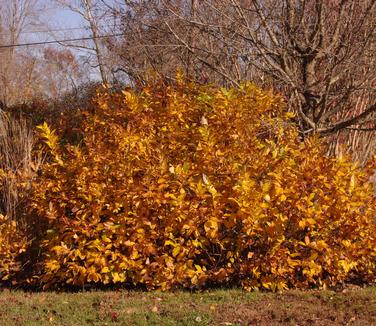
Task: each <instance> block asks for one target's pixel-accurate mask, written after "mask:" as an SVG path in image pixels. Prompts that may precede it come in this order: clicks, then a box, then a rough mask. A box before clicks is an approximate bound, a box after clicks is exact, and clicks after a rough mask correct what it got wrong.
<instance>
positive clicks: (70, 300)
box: [0, 287, 376, 326]
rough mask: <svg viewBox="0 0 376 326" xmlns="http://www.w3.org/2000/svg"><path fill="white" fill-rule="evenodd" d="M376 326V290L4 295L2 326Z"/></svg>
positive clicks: (0, 295)
mask: <svg viewBox="0 0 376 326" xmlns="http://www.w3.org/2000/svg"><path fill="white" fill-rule="evenodd" d="M248 324H253V325H362V326H364V325H376V287H370V288H367V289H357V290H347V291H345V292H330V291H309V292H300V291H288V292H286V293H284V294H271V293H246V292H243V291H241V290H214V291H208V292H201V293H189V292H182V291H179V292H169V293H159V292H151V293H145V292H128V291H119V292H114V291H112V292H95V291H92V292H83V293H48V292H44V293H25V292H10V291H8V290H5V291H2V292H0V325H4V326H6V325H248Z"/></svg>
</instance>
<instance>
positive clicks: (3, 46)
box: [0, 33, 124, 49]
mask: <svg viewBox="0 0 376 326" xmlns="http://www.w3.org/2000/svg"><path fill="white" fill-rule="evenodd" d="M115 36H124V33H119V34H109V35H99V36H97V37H93V36H90V37H79V38H71V39H65V40H55V41H43V42H33V43H20V44H6V45H0V49H9V48H18V47H22V46H34V45H44V44H55V43H63V42H75V41H87V40H95V39H100V38H107V37H115Z"/></svg>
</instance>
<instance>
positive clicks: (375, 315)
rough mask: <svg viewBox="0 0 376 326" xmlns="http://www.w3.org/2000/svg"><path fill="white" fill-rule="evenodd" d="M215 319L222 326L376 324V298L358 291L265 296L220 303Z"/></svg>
mask: <svg viewBox="0 0 376 326" xmlns="http://www.w3.org/2000/svg"><path fill="white" fill-rule="evenodd" d="M215 320H216V321H217V322H218V324H222V325H231V324H232V325H235V324H237V325H323V326H324V325H325V326H327V325H359V326H365V325H376V298H372V297H370V296H367V295H361V294H360V293H359V292H358V291H347V292H345V293H332V294H328V293H325V294H321V293H320V292H317V293H315V292H312V293H309V292H307V293H299V292H294V291H292V292H287V293H285V294H282V295H281V294H276V295H262V296H261V297H260V298H258V299H256V300H255V301H254V302H250V303H241V304H228V303H224V304H221V305H219V306H218V309H217V311H216V314H215Z"/></svg>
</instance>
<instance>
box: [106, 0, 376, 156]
mask: <svg viewBox="0 0 376 326" xmlns="http://www.w3.org/2000/svg"><path fill="white" fill-rule="evenodd" d="M121 5H122V6H121ZM113 12H114V15H115V16H117V17H118V19H120V21H121V26H122V30H123V32H124V34H125V37H124V39H122V40H121V41H120V43H118V44H117V46H114V44H111V47H112V49H114V48H116V49H117V51H118V54H119V57H120V61H119V66H118V67H116V68H115V70H116V71H122V72H125V73H126V74H127V75H128V76H129V77H130V78H132V79H139V78H140V76H141V75H143V74H144V72H145V71H149V70H155V71H158V72H160V73H161V74H163V75H167V76H169V77H172V76H173V73H174V71H175V70H176V67H179V66H180V67H183V68H184V70H185V71H186V74H187V76H188V77H189V78H192V79H195V80H198V81H210V82H214V83H219V84H222V85H237V84H239V82H241V81H242V80H245V79H249V80H252V81H255V82H256V83H258V84H261V85H262V86H264V87H272V88H274V89H275V90H276V91H279V92H283V93H284V94H285V96H286V99H287V101H288V103H289V107H290V109H291V110H293V111H294V112H296V113H297V122H298V123H299V125H300V129H301V132H302V135H303V136H305V135H307V134H309V133H320V134H321V135H323V136H328V139H330V140H331V142H332V146H331V149H332V150H334V148H338V146H337V145H335V144H336V143H338V141H340V142H341V143H343V142H348V143H350V144H354V141H355V140H356V141H355V142H359V140H361V143H362V144H363V145H362V146H360V147H362V149H361V151H363V154H362V156H364V157H368V156H369V155H372V153H374V149H373V150H370V147H369V146H368V144H367V142H368V141H369V140H370V139H372V138H375V137H371V136H370V135H373V136H374V133H371V132H372V131H374V130H375V129H376V124H375V121H376V119H375V114H376V96H375V94H376V89H375V78H376V77H375V68H376V56H375V55H374V53H375V49H376V1H375V0H361V1H359V0H335V1H326V0H317V1H316V0H315V1H314V0H306V1H298V0H263V1H262V0H221V1H212V0H201V1H199V0H192V1H179V0H174V1H164V0H162V1H154V0H150V1H121V2H118V6H117V7H116V8H114V10H113ZM355 131H356V132H355ZM359 132H361V133H359ZM333 144H334V145H333ZM358 145H359V144H358ZM353 147H354V146H353ZM355 147H356V146H355ZM357 147H359V146H357ZM354 149H355V148H354Z"/></svg>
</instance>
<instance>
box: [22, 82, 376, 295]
mask: <svg viewBox="0 0 376 326" xmlns="http://www.w3.org/2000/svg"><path fill="white" fill-rule="evenodd" d="M95 101H96V106H95V107H94V108H93V109H92V110H91V111H90V112H83V116H84V117H85V119H83V121H84V125H83V126H82V130H83V140H82V144H81V145H80V146H72V145H64V146H63V145H60V144H59V138H58V136H57V135H56V134H55V132H54V131H52V130H51V129H50V128H49V126H48V125H47V124H44V125H41V126H40V127H39V130H40V132H41V136H42V138H43V139H44V142H45V144H46V146H47V147H48V150H49V153H50V157H49V160H48V161H47V162H46V163H45V165H44V168H43V170H42V172H41V175H40V177H39V178H38V180H37V181H36V182H35V183H34V189H33V197H32V201H31V202H30V206H29V207H30V216H31V217H32V218H31V220H32V221H37V222H38V223H39V225H40V228H41V229H40V232H42V234H44V236H43V239H40V242H38V246H39V245H40V250H41V252H42V254H41V256H40V257H39V261H38V264H37V265H36V266H38V268H36V270H35V274H36V275H39V277H38V278H34V280H36V282H37V283H38V284H43V285H46V286H57V285H66V284H71V285H80V286H81V285H84V284H95V283H97V284H103V285H106V284H113V283H125V284H134V285H137V286H140V285H144V286H145V287H146V288H148V289H153V288H161V289H163V290H166V289H169V288H171V287H189V288H192V287H203V286H209V285H217V284H241V285H242V286H243V287H244V288H246V289H256V288H260V289H261V288H264V289H270V290H281V289H285V288H288V287H298V288H307V287H312V286H318V287H326V286H335V285H338V284H341V283H342V282H346V281H356V282H372V281H375V275H376V274H375V273H376V267H375V262H376V238H375V236H376V232H375V231H376V229H375V226H376V224H375V207H376V205H375V204H376V203H375V197H374V196H373V193H372V187H371V185H370V184H369V183H368V181H367V180H368V173H369V171H371V170H372V169H373V168H374V162H373V163H370V165H369V166H368V167H367V168H366V169H363V170H361V169H359V168H358V167H356V166H355V165H354V164H352V163H350V161H349V160H347V159H346V158H343V159H340V160H336V159H333V158H328V157H325V156H324V155H323V150H322V149H321V146H320V142H319V141H318V140H317V139H310V140H308V141H305V142H301V141H299V139H298V132H297V129H296V128H295V126H294V125H293V124H291V123H290V122H289V119H290V118H291V116H290V113H287V112H286V111H285V109H284V104H283V101H282V99H281V98H280V97H278V96H274V95H272V94H270V93H268V92H264V91H261V90H260V89H258V88H257V87H255V86H254V85H252V84H248V83H247V84H244V85H242V86H241V87H240V88H238V89H223V88H217V87H211V86H199V85H195V84H191V83H185V82H183V81H180V82H179V84H178V85H176V86H174V87H172V86H165V85H163V84H161V83H158V82H154V83H153V82H151V83H150V84H149V85H148V86H146V87H144V88H143V89H142V90H141V91H139V92H135V91H132V90H125V91H123V92H111V91H110V90H108V89H103V90H101V91H98V94H97V96H96V100H95ZM372 164H373V165H372ZM34 245H35V244H34Z"/></svg>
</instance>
